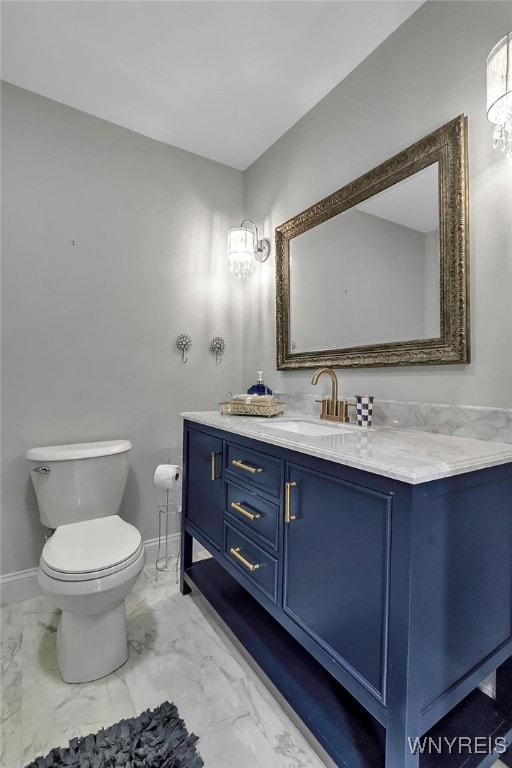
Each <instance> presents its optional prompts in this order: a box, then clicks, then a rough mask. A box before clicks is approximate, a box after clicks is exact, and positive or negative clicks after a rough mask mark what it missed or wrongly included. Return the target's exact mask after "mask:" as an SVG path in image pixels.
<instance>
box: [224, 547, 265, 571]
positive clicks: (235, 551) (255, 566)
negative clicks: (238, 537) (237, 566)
mask: <svg viewBox="0 0 512 768" xmlns="http://www.w3.org/2000/svg"><path fill="white" fill-rule="evenodd" d="M229 551H230V552H231V554H232V555H233V557H236V559H237V560H240V562H241V563H242V565H245V567H246V568H248V569H249V570H250V571H257V570H258V568H259V567H260V564H259V563H250V562H249V561H248V560H246V559H245V557H244V556H243V555H241V554H240V547H231V549H230V550H229Z"/></svg>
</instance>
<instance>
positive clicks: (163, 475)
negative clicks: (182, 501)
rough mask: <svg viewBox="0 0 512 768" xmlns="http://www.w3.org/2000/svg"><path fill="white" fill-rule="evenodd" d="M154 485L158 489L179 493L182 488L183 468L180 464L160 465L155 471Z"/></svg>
mask: <svg viewBox="0 0 512 768" xmlns="http://www.w3.org/2000/svg"><path fill="white" fill-rule="evenodd" d="M154 483H155V485H156V487H157V488H165V489H166V490H168V491H178V490H179V488H180V487H181V467H180V466H179V464H159V465H158V467H157V468H156V469H155V477H154Z"/></svg>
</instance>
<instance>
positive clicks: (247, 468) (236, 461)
mask: <svg viewBox="0 0 512 768" xmlns="http://www.w3.org/2000/svg"><path fill="white" fill-rule="evenodd" d="M231 463H232V464H233V466H234V467H238V468H239V469H245V471H246V472H252V474H253V475H255V474H256V473H257V472H263V470H262V468H261V467H251V466H250V465H249V464H245V463H244V462H243V461H242V459H233V461H232V462H231Z"/></svg>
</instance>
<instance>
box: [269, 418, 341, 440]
mask: <svg viewBox="0 0 512 768" xmlns="http://www.w3.org/2000/svg"><path fill="white" fill-rule="evenodd" d="M268 426H269V427H272V429H282V430H284V431H285V432H293V433H294V434H296V435H309V436H310V437H322V436H323V435H340V434H342V433H343V432H352V430H351V429H350V427H349V428H347V427H342V426H340V427H331V426H330V425H329V424H312V423H311V422H310V421H292V420H291V419H290V421H281V422H272V424H269V425H268Z"/></svg>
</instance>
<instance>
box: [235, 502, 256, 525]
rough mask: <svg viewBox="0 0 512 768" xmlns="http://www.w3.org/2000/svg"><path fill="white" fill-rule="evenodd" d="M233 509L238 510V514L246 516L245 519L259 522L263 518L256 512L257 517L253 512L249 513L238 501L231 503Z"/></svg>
mask: <svg viewBox="0 0 512 768" xmlns="http://www.w3.org/2000/svg"><path fill="white" fill-rule="evenodd" d="M231 509H236V511H237V512H240V514H241V515H245V517H248V518H249V520H259V519H260V517H261V515H260V514H259V513H258V512H256V514H255V515H253V513H252V512H248V511H247V510H246V509H244V508H243V507H241V506H240V504H239V503H238V502H237V501H232V502H231Z"/></svg>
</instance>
